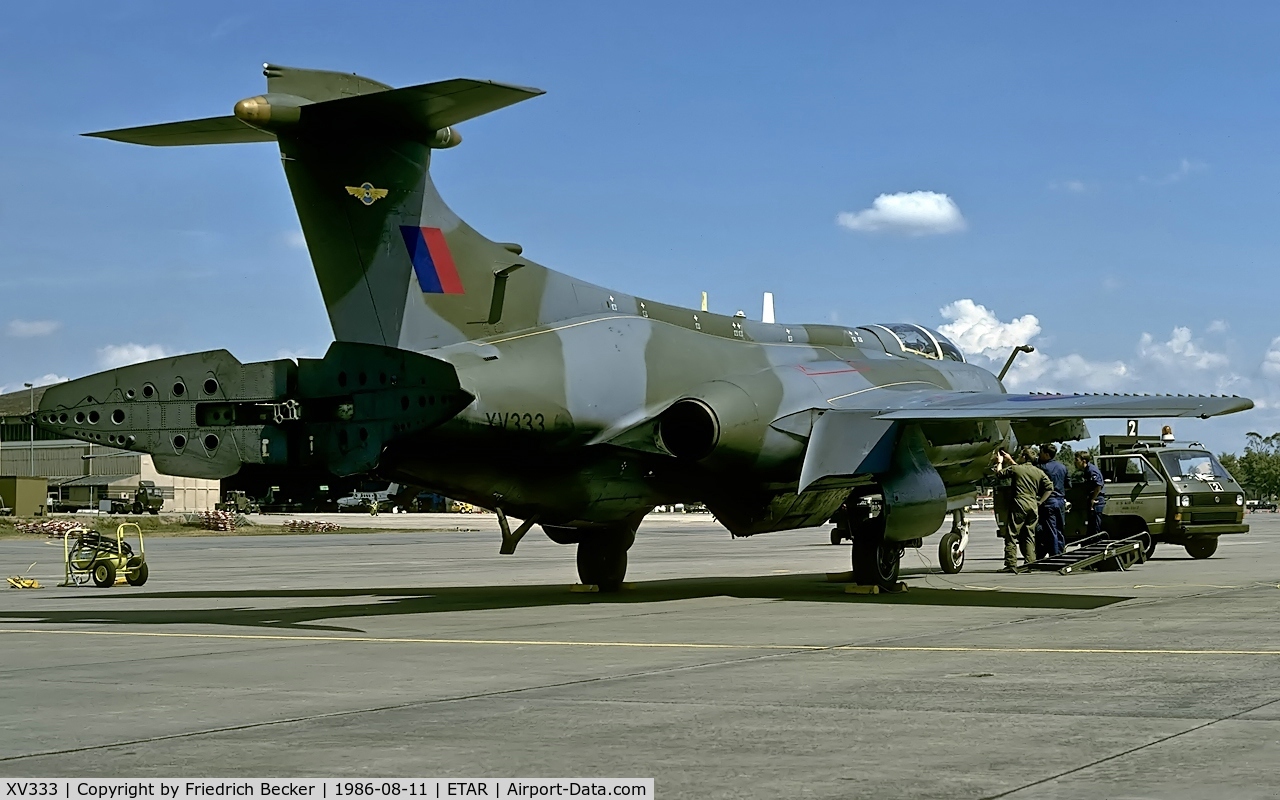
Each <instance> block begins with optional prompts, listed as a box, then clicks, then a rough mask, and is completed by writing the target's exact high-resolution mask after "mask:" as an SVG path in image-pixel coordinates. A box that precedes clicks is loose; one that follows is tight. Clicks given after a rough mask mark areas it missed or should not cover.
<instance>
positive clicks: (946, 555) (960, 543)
mask: <svg viewBox="0 0 1280 800" xmlns="http://www.w3.org/2000/svg"><path fill="white" fill-rule="evenodd" d="M968 545H969V520H968V518H967V517H966V516H965V513H964V509H963V508H958V509H956V510H955V511H952V512H951V530H949V531H947V532H946V533H944V534H943V535H942V540H941V541H939V542H938V562H939V563H940V564H941V565H942V571H943V572H945V573H947V574H948V575H955V574H956V573H957V572H959V571H960V570H962V569H964V549H965V547H967V546H968Z"/></svg>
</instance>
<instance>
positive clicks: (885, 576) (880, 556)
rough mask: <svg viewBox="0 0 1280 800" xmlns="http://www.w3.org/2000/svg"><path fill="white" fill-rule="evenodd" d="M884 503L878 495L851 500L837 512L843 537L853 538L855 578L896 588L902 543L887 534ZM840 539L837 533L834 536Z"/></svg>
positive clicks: (864, 584)
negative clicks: (894, 540)
mask: <svg viewBox="0 0 1280 800" xmlns="http://www.w3.org/2000/svg"><path fill="white" fill-rule="evenodd" d="M883 512H884V505H883V503H882V501H881V500H880V498H879V497H878V496H868V497H861V498H858V499H857V500H856V502H855V501H853V500H852V498H851V500H850V502H848V503H846V504H845V505H844V506H843V507H842V508H841V509H840V511H839V512H838V513H837V515H836V518H835V522H836V530H837V531H838V532H839V538H841V539H850V540H852V542H853V548H852V557H851V558H852V564H851V566H852V567H853V580H854V582H855V583H858V584H861V585H863V586H880V587H882V588H885V589H896V588H897V585H898V564H899V562H901V561H902V549H903V548H902V545H901V544H900V543H898V542H891V541H889V540H888V539H886V538H885V537H884V513H883ZM831 540H832V542H833V543H834V542H836V541H837V538H836V534H835V533H833V534H832V536H831Z"/></svg>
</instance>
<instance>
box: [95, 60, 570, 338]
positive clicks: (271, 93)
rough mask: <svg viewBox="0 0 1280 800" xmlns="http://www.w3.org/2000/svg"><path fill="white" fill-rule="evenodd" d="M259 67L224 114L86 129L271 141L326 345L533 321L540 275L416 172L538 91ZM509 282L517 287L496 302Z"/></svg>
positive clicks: (128, 135) (142, 140)
mask: <svg viewBox="0 0 1280 800" xmlns="http://www.w3.org/2000/svg"><path fill="white" fill-rule="evenodd" d="M263 74H264V75H265V76H266V78H267V92H266V94H263V95H258V96H255V97H250V98H246V99H244V100H241V101H240V102H238V103H236V105H235V113H234V115H233V116H228V117H213V118H209V119H202V120H188V121H183V122H173V123H168V124H163V125H148V126H143V127H137V128H124V129H119V130H111V131H100V132H97V133H90V134H86V135H87V136H94V137H98V138H104V139H112V140H115V141H121V142H129V143H133V144H143V145H150V146H168V145H195V144H232V143H240V142H264V141H276V142H277V143H278V144H279V147H280V156H281V160H282V161H283V163H284V170H285V175H286V177H287V178H288V181H289V188H290V190H291V191H292V193H293V199H294V204H295V205H296V207H297V211H298V218H299V221H300V222H301V224H302V232H303V235H304V236H305V238H306V243H307V248H308V250H309V251H310V253H311V261H312V265H313V267H314V269H315V273H316V278H317V280H318V281H319V283H320V290H321V293H322V295H323V297H324V302H325V306H326V307H327V309H328V312H329V320H330V323H331V325H332V327H333V333H334V337H335V338H336V339H337V340H338V341H352V342H366V343H371V344H381V345H388V346H393V347H401V348H405V349H410V350H424V349H428V348H432V347H439V346H442V345H447V344H452V343H454V342H459V341H465V340H467V339H472V338H476V337H478V336H484V335H487V334H489V333H493V332H498V331H501V330H505V329H510V328H513V327H523V326H527V325H530V324H536V322H537V321H538V306H539V303H538V296H537V295H538V293H537V292H536V291H535V289H536V288H537V287H538V286H540V285H541V284H543V283H545V280H546V278H545V275H544V274H542V273H546V272H547V270H545V269H543V268H541V267H537V266H536V265H532V264H530V263H529V262H527V261H525V260H524V259H522V258H520V248H519V247H518V246H516V245H504V244H501V243H498V242H493V241H490V240H488V239H486V238H484V237H483V236H481V235H480V234H479V233H477V232H476V231H475V230H474V229H472V228H471V227H470V226H469V225H467V224H466V223H465V222H463V221H462V220H461V219H459V218H458V217H457V215H456V214H454V213H453V212H452V211H451V210H450V209H449V208H448V206H446V205H445V203H444V201H443V200H442V199H441V198H440V195H439V193H438V192H437V191H436V189H435V186H434V185H433V183H432V181H431V176H430V171H429V167H430V161H431V152H432V150H436V149H444V148H448V147H453V146H455V145H457V144H458V143H459V142H461V140H462V139H461V136H460V135H459V134H458V133H457V132H456V131H455V130H454V129H453V126H454V125H456V124H458V123H460V122H464V121H466V120H469V119H473V118H475V117H478V116H481V115H483V114H487V113H489V112H491V111H495V110H497V109H500V108H504V107H506V106H509V105H512V104H514V103H518V102H520V101H522V100H527V99H529V98H531V97H536V96H538V95H540V94H543V92H542V90H540V89H531V88H527V87H522V86H514V85H510V84H502V83H495V82H493V81H482V80H469V79H455V80H447V81H439V82H436V83H428V84H422V85H418V86H407V87H403V88H399V89H393V88H391V87H390V86H388V85H386V84H383V83H379V82H378V81H374V80H371V79H369V78H364V77H361V76H359V75H350V74H343V73H337V72H325V71H320V70H306V69H295V68H290V67H280V66H275V65H271V64H268V65H265V66H264V69H263ZM522 268H523V269H522ZM517 269H520V270H521V272H520V273H519V274H516V270H517ZM508 278H511V279H512V280H514V281H515V282H516V283H517V284H521V285H519V286H515V287H512V288H513V289H514V291H512V292H511V295H512V297H513V302H510V303H506V308H505V309H504V296H505V294H506V292H507V281H508Z"/></svg>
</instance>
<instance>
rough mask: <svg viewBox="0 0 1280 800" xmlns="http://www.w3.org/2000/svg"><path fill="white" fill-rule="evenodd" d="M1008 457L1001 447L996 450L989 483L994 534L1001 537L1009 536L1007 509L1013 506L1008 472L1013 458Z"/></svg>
mask: <svg viewBox="0 0 1280 800" xmlns="http://www.w3.org/2000/svg"><path fill="white" fill-rule="evenodd" d="M1006 458H1008V454H1007V453H1006V452H1005V451H1004V449H1003V448H1001V449H999V450H997V451H996V452H995V455H994V461H992V468H991V469H992V473H993V475H994V480H993V481H992V485H991V510H992V511H994V512H995V515H996V536H997V537H999V538H1001V539H1008V538H1009V531H1010V530H1011V522H1010V519H1009V509H1010V508H1011V507H1012V506H1013V473H1011V472H1009V467H1011V466H1013V459H1011V458H1009V459H1008V460H1007V461H1006V460H1005V459H1006Z"/></svg>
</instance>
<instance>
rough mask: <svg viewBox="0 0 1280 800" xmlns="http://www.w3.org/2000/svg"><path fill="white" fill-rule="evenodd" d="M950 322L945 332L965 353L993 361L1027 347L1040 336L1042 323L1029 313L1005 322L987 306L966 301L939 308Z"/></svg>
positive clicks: (943, 330) (943, 328) (944, 329)
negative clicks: (1011, 351)
mask: <svg viewBox="0 0 1280 800" xmlns="http://www.w3.org/2000/svg"><path fill="white" fill-rule="evenodd" d="M938 313H939V314H941V315H942V316H943V317H944V318H945V319H947V320H948V322H947V323H946V324H945V325H941V326H939V328H938V330H939V331H941V332H942V334H943V335H944V336H946V337H947V338H948V339H950V340H951V341H953V342H955V343H956V345H957V346H958V347H959V348H960V349H961V350H962V351H963V352H965V353H979V354H981V355H983V356H986V357H987V358H989V359H997V358H1007V357H1008V355H1009V351H1010V349H1011V348H1013V347H1017V346H1018V345H1020V344H1027V343H1028V342H1030V341H1031V340H1032V339H1033V338H1035V337H1036V335H1037V334H1039V333H1040V320H1038V319H1036V318H1035V316H1034V315H1032V314H1026V315H1024V316H1021V317H1018V318H1016V319H1014V320H1011V321H1009V322H1001V321H1000V319H999V318H998V317H996V315H995V313H994V312H993V311H991V310H990V309H988V308H987V307H986V306H982V305H978V304H977V303H975V302H973V301H972V300H970V299H968V298H965V299H963V300H957V301H955V302H954V303H950V304H948V305H945V306H943V307H942V308H940V309H938Z"/></svg>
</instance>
